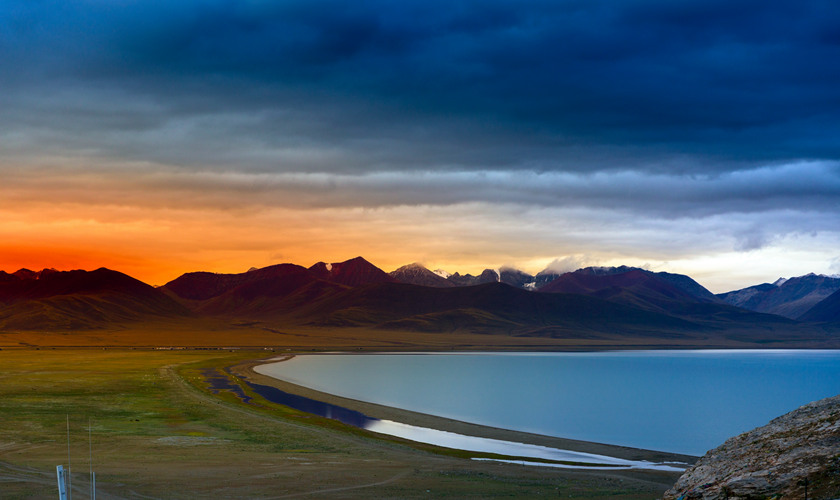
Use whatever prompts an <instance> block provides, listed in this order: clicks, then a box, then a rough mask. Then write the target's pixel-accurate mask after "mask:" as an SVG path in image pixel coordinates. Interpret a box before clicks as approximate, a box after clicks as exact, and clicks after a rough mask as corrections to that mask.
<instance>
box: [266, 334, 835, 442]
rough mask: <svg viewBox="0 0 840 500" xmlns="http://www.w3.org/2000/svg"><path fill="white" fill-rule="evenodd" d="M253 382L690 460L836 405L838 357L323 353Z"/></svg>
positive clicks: (278, 366)
mask: <svg viewBox="0 0 840 500" xmlns="http://www.w3.org/2000/svg"><path fill="white" fill-rule="evenodd" d="M259 371H260V372H261V373H264V374H266V375H270V376H273V377H276V378H279V379H282V380H286V381H289V382H292V383H296V384H300V385H303V386H306V387H310V388H313V389H317V390H320V391H323V392H327V393H330V394H336V395H340V396H344V397H349V398H353V399H359V400H363V401H370V402H374V403H379V404H383V405H387V406H393V407H397V408H403V409H407V410H413V411H417V412H422V413H429V414H433V415H439V416H442V417H448V418H454V419H458V420H463V421H467V422H474V423H478V424H483V425H490V426H494V427H501V428H506V429H514V430H521V431H527V432H533V433H537V434H545V435H550V436H558V437H565V438H572V439H581V440H585V441H595V442H601V443H609V444H618V445H625V446H633V447H638V448H646V449H653V450H663V451H670V452H675V453H686V454H692V455H702V454H703V453H705V452H706V451H707V450H708V449H711V448H714V447H715V446H718V445H719V444H721V443H723V442H724V441H725V440H726V439H727V438H729V437H732V436H734V435H736V434H739V433H741V432H744V431H747V430H750V429H752V428H754V427H758V426H761V425H764V424H766V423H767V422H768V421H770V420H771V419H773V418H775V417H777V416H780V415H782V414H784V413H787V412H789V411H791V410H793V409H796V408H798V407H799V406H801V405H803V404H806V403H809V402H811V401H815V400H817V399H822V398H825V397H828V396H834V395H837V394H840V351H815V350H807V351H799V350H798V351H792V350H784V351H779V350H774V351H770V350H765V351H740V350H737V351H736V350H728V351H710V350H705V351H632V352H599V353H504V354H501V353H482V354H474V353H469V354H466V353H464V354H365V355H355V354H326V355H303V356H297V357H295V358H294V359H292V360H290V361H285V362H280V363H273V364H270V365H264V366H262V367H260V369H259Z"/></svg>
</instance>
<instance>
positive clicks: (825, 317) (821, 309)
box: [799, 290, 840, 323]
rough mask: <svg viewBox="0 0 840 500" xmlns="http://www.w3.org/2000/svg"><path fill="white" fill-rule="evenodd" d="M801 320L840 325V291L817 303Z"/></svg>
mask: <svg viewBox="0 0 840 500" xmlns="http://www.w3.org/2000/svg"><path fill="white" fill-rule="evenodd" d="M799 319H800V320H801V321H814V322H820V323H840V290H838V291H836V292H834V293H832V294H831V295H829V296H828V297H826V298H824V299H823V300H821V301H820V302H817V304H816V305H815V306H814V307H812V308H811V309H809V310H808V311H806V312H805V314H803V315H802V316H800V317H799Z"/></svg>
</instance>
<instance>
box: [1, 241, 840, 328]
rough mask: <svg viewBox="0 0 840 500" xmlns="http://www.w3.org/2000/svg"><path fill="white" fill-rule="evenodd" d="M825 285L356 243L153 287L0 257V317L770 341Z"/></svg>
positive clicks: (832, 296)
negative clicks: (473, 271)
mask: <svg viewBox="0 0 840 500" xmlns="http://www.w3.org/2000/svg"><path fill="white" fill-rule="evenodd" d="M833 287H834V288H833ZM832 288H833V289H832ZM838 289H840V279H837V278H828V277H824V276H823V277H819V276H815V275H808V276H803V277H799V278H791V279H789V280H786V281H779V282H777V283H776V284H769V285H768V284H765V285H758V286H756V287H750V288H746V289H744V290H738V291H734V292H730V293H728V294H720V295H714V294H712V293H711V292H710V291H708V290H707V289H705V288H704V287H703V286H701V285H700V284H699V283H697V282H696V281H694V280H693V279H691V278H690V277H688V276H684V275H679V274H672V273H663V272H651V271H648V270H644V269H639V268H633V267H626V266H622V267H611V268H604V267H588V268H584V269H579V270H577V271H574V272H566V273H555V272H552V271H549V270H546V271H543V272H541V273H539V274H537V275H536V276H532V275H530V274H527V273H524V272H522V271H519V270H516V269H513V268H501V269H486V270H485V271H484V272H482V273H480V274H479V275H478V276H472V275H469V274H467V275H460V274H458V273H455V274H449V273H446V272H444V271H440V270H437V271H430V270H428V269H426V268H425V267H423V266H422V265H420V264H416V263H415V264H410V265H407V266H403V267H401V268H399V269H397V270H395V271H393V272H391V273H386V272H384V271H382V270H381V269H379V268H377V267H376V266H374V265H373V264H371V263H369V262H368V261H366V260H365V259H363V258H362V257H357V258H355V259H350V260H348V261H345V262H337V263H325V262H319V263H317V264H315V265H313V266H311V267H309V268H306V267H303V266H298V265H295V264H278V265H274V266H269V267H265V268H262V269H251V270H250V271H248V272H245V273H236V274H218V273H210V272H192V273H187V274H184V275H182V276H180V277H178V278H176V279H175V280H173V281H171V282H169V283H167V284H166V285H164V286H162V287H159V288H154V287H151V286H149V285H146V284H144V283H142V282H140V281H138V280H136V279H134V278H131V277H129V276H127V275H124V274H122V273H119V272H116V271H111V270H108V269H97V270H95V271H89V272H88V271H65V272H61V271H55V270H43V271H40V272H33V271H29V270H25V269H23V270H20V271H17V272H15V273H13V274H7V273H5V272H2V271H0V331H4V332H5V331H21V330H29V331H31V330H47V331H49V330H60V331H68V330H81V329H101V328H111V327H114V325H122V324H126V323H131V322H143V321H149V320H151V319H160V318H170V319H171V318H176V319H181V320H185V321H189V320H190V319H193V318H215V320H213V321H216V320H218V321H220V322H243V321H248V322H256V323H259V324H261V325H265V326H266V327H269V326H270V327H277V326H283V327H307V328H308V327H312V328H365V329H375V330H379V331H403V332H425V333H453V332H462V333H463V332H469V333H478V334H493V335H509V336H518V337H544V338H587V339H599V338H613V337H615V336H621V335H624V336H633V337H635V338H642V337H644V338H654V337H655V338H657V339H672V340H673V342H674V344H675V345H678V344H679V342H680V339H683V338H693V339H709V338H712V339H714V338H719V339H728V340H733V339H734V340H738V341H744V342H764V343H765V344H767V343H769V344H770V345H772V343H773V342H777V341H783V340H785V341H790V340H796V339H797V338H800V337H801V338H805V337H808V336H812V337H813V336H814V335H817V336H820V335H822V337H821V338H827V337H825V335H827V334H826V332H827V331H829V330H830V331H834V329H833V328H832V327H831V325H832V324H837V323H840V318H838V311H840V295H838V294H837V293H836V292H837V290H838ZM821 297H822V300H818V299H819V298H821ZM808 305H810V306H811V307H808V309H807V310H804V311H803V310H802V309H804V308H805V306H808ZM800 311H801V312H800ZM782 313H785V314H782ZM803 321H810V322H812V323H811V324H809V323H803ZM817 323H820V324H822V325H823V326H820V325H819V324H817ZM825 325H828V326H825ZM826 328H828V330H826ZM831 338H833V337H831Z"/></svg>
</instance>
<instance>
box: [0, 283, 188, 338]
mask: <svg viewBox="0 0 840 500" xmlns="http://www.w3.org/2000/svg"><path fill="white" fill-rule="evenodd" d="M22 271H23V272H21V271H19V272H17V273H14V274H11V275H9V274H6V273H3V276H2V277H0V329H3V330H71V329H96V328H104V327H108V326H113V325H115V324H122V323H126V322H136V321H144V320H148V319H152V318H161V317H178V316H188V315H189V314H190V312H189V311H188V310H187V309H186V308H184V307H183V306H182V305H180V304H179V303H177V302H176V301H174V300H173V299H171V298H170V297H169V296H167V295H166V294H164V293H163V292H161V291H159V290H157V289H155V288H153V287H151V286H149V285H147V284H145V283H143V282H141V281H138V280H136V279H134V278H132V277H130V276H127V275H125V274H122V273H119V272H117V271H111V270H109V269H105V268H101V269H97V270H95V271H56V270H52V269H45V270H43V271H40V272H33V271H29V270H22ZM10 276H14V278H9V277H10Z"/></svg>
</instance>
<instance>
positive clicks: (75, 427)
mask: <svg viewBox="0 0 840 500" xmlns="http://www.w3.org/2000/svg"><path fill="white" fill-rule="evenodd" d="M261 355H262V353H261V352H255V351H251V352H245V351H237V352H227V351H193V350H177V351H153V350H130V349H111V348H109V349H107V350H103V349H102V348H97V349H41V350H33V349H26V350H24V349H8V348H7V349H4V350H2V351H0V497H2V498H4V499H5V498H55V495H56V488H55V466H56V465H57V464H66V463H67V455H68V449H67V440H66V421H67V420H66V419H67V418H68V416H69V419H70V431H71V449H70V455H71V460H72V468H73V471H74V475H73V478H74V482H73V485H74V494H75V496H76V498H82V497H86V496H87V494H88V491H89V490H88V476H87V471H88V469H89V461H88V456H89V448H88V447H89V443H88V439H87V436H88V421H90V423H91V426H90V427H91V435H92V450H93V468H94V470H95V471H96V473H97V486H98V488H97V495H98V498H100V499H108V498H210V497H213V498H306V497H309V498H444V497H446V498H497V497H531V498H541V497H542V498H545V497H551V498H556V497H563V498H569V497H573V498H615V499H636V498H638V499H641V498H656V497H658V496H659V495H661V493H662V492H663V491H665V490H666V489H667V488H668V487H669V486H670V485H671V484H673V482H674V481H675V480H676V476H677V474H674V473H662V472H649V471H606V472H603V471H569V470H562V469H553V468H545V467H523V466H519V465H510V464H500V463H493V462H477V461H471V460H467V459H464V458H459V457H457V456H448V455H445V454H440V453H437V452H436V450H433V449H427V450H423V449H417V448H414V447H410V446H407V445H406V444H403V443H399V442H395V441H389V440H383V439H380V438H377V437H376V436H374V435H372V434H369V433H366V432H365V431H360V430H356V429H351V428H347V427H345V426H343V425H341V424H338V423H335V422H332V421H325V420H324V419H320V418H317V417H312V416H310V415H306V414H302V413H300V412H296V411H294V410H290V409H288V408H284V407H280V406H278V405H274V404H271V403H269V402H267V401H264V400H260V399H259V398H255V399H253V400H251V401H250V404H245V403H243V401H242V399H241V398H240V397H238V396H237V395H236V394H235V393H234V392H231V391H220V392H218V393H216V394H214V393H213V391H212V390H211V389H210V386H209V384H208V383H207V380H206V374H207V373H210V372H214V373H219V372H220V370H222V369H223V368H224V367H227V366H231V365H234V364H237V363H240V362H242V361H245V360H247V359H252V358H256V357H260V356H261ZM249 396H253V395H252V394H250V395H249Z"/></svg>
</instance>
